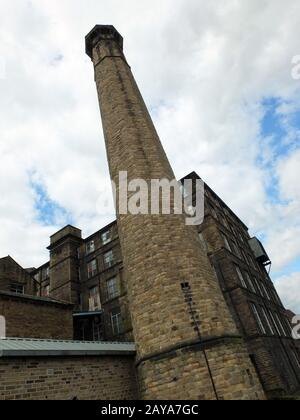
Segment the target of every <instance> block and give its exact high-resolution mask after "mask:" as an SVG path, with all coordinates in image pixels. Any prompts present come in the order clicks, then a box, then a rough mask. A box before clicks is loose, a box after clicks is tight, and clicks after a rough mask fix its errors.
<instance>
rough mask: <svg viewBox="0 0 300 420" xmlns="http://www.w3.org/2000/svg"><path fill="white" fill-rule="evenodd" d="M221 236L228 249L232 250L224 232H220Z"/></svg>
mask: <svg viewBox="0 0 300 420" xmlns="http://www.w3.org/2000/svg"><path fill="white" fill-rule="evenodd" d="M222 236H223V240H224V244H225V247H226V248H227V249H228V251H230V252H232V250H231V246H230V245H229V241H228V239H227V237H226V236H225V235H224V234H222Z"/></svg>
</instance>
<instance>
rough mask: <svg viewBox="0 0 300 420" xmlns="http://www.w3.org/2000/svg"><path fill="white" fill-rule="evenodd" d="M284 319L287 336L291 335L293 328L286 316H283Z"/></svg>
mask: <svg viewBox="0 0 300 420" xmlns="http://www.w3.org/2000/svg"><path fill="white" fill-rule="evenodd" d="M283 319H284V321H285V325H286V327H287V331H288V335H287V336H288V337H293V328H292V326H291V323H290V321H289V320H288V319H287V318H283Z"/></svg>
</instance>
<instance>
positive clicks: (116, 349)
mask: <svg viewBox="0 0 300 420" xmlns="http://www.w3.org/2000/svg"><path fill="white" fill-rule="evenodd" d="M110 355H122V356H134V355H135V344H134V343H117V342H115V343H111V342H91V341H57V340H35V339H26V338H7V339H0V358H1V357H61V356H69V357H72V356H110Z"/></svg>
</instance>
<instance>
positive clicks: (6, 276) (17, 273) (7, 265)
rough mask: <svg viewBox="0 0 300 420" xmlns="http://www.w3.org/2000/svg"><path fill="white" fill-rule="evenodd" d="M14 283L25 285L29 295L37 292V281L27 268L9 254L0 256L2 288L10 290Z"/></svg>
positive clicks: (0, 287) (25, 290)
mask: <svg viewBox="0 0 300 420" xmlns="http://www.w3.org/2000/svg"><path fill="white" fill-rule="evenodd" d="M14 284H18V285H23V287H24V293H26V294H28V295H36V293H37V283H36V282H35V281H34V279H33V277H32V276H31V275H30V274H29V273H28V272H27V271H26V270H24V269H23V268H22V267H21V266H20V265H19V264H18V263H17V262H16V261H14V260H13V259H12V258H11V257H9V256H8V257H4V258H0V290H3V291H7V292H9V291H11V287H12V285H14Z"/></svg>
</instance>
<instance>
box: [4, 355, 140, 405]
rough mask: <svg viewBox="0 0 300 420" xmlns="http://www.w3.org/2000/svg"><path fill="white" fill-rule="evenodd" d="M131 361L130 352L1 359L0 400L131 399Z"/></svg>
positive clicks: (134, 394) (133, 391)
mask: <svg viewBox="0 0 300 420" xmlns="http://www.w3.org/2000/svg"><path fill="white" fill-rule="evenodd" d="M133 362H134V358H133V357H129V356H99V357H62V358H12V359H11V358H9V359H0V378H1V379H0V400H47V399H48V400H71V399H75V398H76V399H79V400H114V399H115V400H129V399H132V400H134V399H137V398H138V392H137V384H136V379H135V373H134V369H133Z"/></svg>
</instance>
